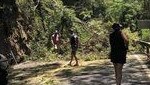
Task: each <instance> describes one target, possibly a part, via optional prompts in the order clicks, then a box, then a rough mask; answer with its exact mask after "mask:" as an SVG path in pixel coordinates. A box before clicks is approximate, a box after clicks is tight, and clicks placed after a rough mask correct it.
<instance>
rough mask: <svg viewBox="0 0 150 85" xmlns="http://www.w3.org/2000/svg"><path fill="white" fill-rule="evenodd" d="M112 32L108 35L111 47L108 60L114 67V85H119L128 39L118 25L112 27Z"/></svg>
mask: <svg viewBox="0 0 150 85" xmlns="http://www.w3.org/2000/svg"><path fill="white" fill-rule="evenodd" d="M112 28H113V32H112V33H111V34H110V35H109V42H110V46H111V52H110V59H111V62H112V63H113V65H114V69H115V77H116V84H117V85H121V80H122V68H123V65H124V64H125V63H126V54H127V50H128V42H129V41H128V37H127V36H126V35H125V33H123V32H122V30H121V28H122V26H120V24H118V23H114V24H113V25H112Z"/></svg>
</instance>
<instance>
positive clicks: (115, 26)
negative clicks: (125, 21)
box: [112, 23, 122, 31]
mask: <svg viewBox="0 0 150 85" xmlns="http://www.w3.org/2000/svg"><path fill="white" fill-rule="evenodd" d="M112 28H113V29H114V30H115V31H118V30H120V29H121V28H122V26H121V25H120V24H118V23H114V24H113V25H112Z"/></svg>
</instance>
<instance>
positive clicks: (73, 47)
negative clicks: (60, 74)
mask: <svg viewBox="0 0 150 85" xmlns="http://www.w3.org/2000/svg"><path fill="white" fill-rule="evenodd" d="M71 49H72V52H71V54H74V55H75V54H76V51H77V49H78V47H76V46H71Z"/></svg>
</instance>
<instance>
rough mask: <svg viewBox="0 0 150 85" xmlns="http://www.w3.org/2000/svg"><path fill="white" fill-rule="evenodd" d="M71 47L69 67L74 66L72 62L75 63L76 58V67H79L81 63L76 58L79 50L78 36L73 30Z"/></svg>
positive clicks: (71, 32)
mask: <svg viewBox="0 0 150 85" xmlns="http://www.w3.org/2000/svg"><path fill="white" fill-rule="evenodd" d="M70 34H71V36H70V45H71V50H72V51H71V60H70V62H69V65H70V66H72V61H73V58H75V61H76V64H75V65H74V66H79V63H78V59H77V57H76V51H77V49H78V43H79V41H78V36H77V35H76V34H75V33H74V32H73V31H72V30H71V31H70Z"/></svg>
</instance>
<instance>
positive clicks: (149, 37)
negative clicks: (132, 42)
mask: <svg viewBox="0 0 150 85" xmlns="http://www.w3.org/2000/svg"><path fill="white" fill-rule="evenodd" d="M142 40H144V41H147V42H150V29H142Z"/></svg>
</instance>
